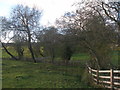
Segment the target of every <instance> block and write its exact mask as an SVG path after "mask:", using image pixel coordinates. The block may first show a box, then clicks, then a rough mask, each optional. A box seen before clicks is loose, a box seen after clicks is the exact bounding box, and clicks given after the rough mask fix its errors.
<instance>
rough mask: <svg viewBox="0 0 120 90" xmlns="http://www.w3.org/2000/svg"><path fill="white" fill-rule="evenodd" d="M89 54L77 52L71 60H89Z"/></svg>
mask: <svg viewBox="0 0 120 90" xmlns="http://www.w3.org/2000/svg"><path fill="white" fill-rule="evenodd" d="M89 59H90V56H89V55H88V54H86V53H78V54H74V55H73V56H72V58H71V60H89Z"/></svg>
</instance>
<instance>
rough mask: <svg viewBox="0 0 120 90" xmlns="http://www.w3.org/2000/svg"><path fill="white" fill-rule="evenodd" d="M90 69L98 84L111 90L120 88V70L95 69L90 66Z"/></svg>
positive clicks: (119, 89)
mask: <svg viewBox="0 0 120 90" xmlns="http://www.w3.org/2000/svg"><path fill="white" fill-rule="evenodd" d="M88 71H89V73H90V74H91V76H92V79H93V81H94V82H95V83H96V84H98V85H100V86H103V87H105V88H110V89H111V90H115V89H116V90H120V70H113V69H110V70H95V69H92V68H90V67H88Z"/></svg>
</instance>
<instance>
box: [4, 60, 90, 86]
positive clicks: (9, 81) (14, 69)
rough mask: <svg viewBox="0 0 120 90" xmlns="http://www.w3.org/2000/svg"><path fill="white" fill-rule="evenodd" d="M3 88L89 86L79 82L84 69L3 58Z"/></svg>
mask: <svg viewBox="0 0 120 90" xmlns="http://www.w3.org/2000/svg"><path fill="white" fill-rule="evenodd" d="M2 64H3V77H2V79H3V88H90V86H87V85H85V84H84V83H83V82H81V78H82V76H83V74H84V69H83V68H80V67H78V66H76V67H75V66H74V67H72V66H56V65H53V64H45V63H32V62H25V61H14V60H3V63H2Z"/></svg>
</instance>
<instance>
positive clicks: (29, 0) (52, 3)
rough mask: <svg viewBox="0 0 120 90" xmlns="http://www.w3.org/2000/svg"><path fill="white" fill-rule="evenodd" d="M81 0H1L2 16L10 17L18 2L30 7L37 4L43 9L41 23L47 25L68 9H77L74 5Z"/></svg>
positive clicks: (0, 13) (0, 11)
mask: <svg viewBox="0 0 120 90" xmlns="http://www.w3.org/2000/svg"><path fill="white" fill-rule="evenodd" d="M80 1H81V0H0V16H7V17H9V15H10V12H11V9H12V8H13V7H14V5H16V4H23V5H28V6H30V7H32V6H36V7H37V8H39V9H42V10H43V17H42V18H41V24H42V25H46V24H48V22H49V23H51V24H53V23H54V21H55V19H56V18H59V17H60V16H61V15H64V13H65V12H67V11H73V10H75V6H72V5H73V4H74V2H80Z"/></svg>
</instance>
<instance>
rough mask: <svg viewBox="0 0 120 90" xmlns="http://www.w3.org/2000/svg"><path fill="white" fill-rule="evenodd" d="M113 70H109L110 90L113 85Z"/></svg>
mask: <svg viewBox="0 0 120 90" xmlns="http://www.w3.org/2000/svg"><path fill="white" fill-rule="evenodd" d="M113 77H114V76H113V69H110V82H111V90H113V84H114V81H113Z"/></svg>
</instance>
